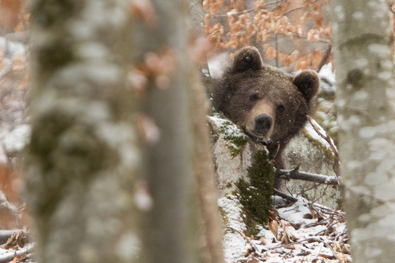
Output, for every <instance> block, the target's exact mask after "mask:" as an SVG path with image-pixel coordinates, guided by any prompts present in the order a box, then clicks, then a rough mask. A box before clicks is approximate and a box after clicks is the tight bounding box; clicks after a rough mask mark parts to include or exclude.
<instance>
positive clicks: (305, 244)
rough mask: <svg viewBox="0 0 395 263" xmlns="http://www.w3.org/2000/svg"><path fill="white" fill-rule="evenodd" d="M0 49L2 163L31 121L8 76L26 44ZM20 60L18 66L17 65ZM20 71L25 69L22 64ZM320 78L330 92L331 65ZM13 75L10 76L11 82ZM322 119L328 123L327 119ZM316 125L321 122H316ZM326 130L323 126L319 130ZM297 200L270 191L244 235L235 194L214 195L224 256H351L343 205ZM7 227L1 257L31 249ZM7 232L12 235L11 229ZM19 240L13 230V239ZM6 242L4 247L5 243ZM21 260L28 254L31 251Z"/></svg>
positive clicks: (252, 259)
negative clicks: (260, 219) (265, 209)
mask: <svg viewBox="0 0 395 263" xmlns="http://www.w3.org/2000/svg"><path fill="white" fill-rule="evenodd" d="M0 51H2V52H4V53H3V57H4V58H3V60H2V64H1V65H0V83H1V84H0V94H1V99H2V103H1V106H0V163H2V164H3V165H14V164H15V156H17V155H18V153H20V152H21V151H22V149H23V148H24V147H25V145H26V144H27V143H28V141H29V137H30V133H31V127H30V125H29V118H28V116H26V113H25V110H26V98H27V84H26V83H22V82H18V85H14V84H15V80H12V79H11V80H10V79H7V77H6V76H9V75H10V74H9V73H10V72H11V73H15V74H11V75H14V76H18V77H22V78H23V77H26V76H19V75H18V74H19V73H20V72H21V68H20V67H23V66H25V67H26V65H25V64H24V65H23V63H21V60H22V61H23V60H24V58H25V46H24V45H23V44H22V43H16V42H12V41H6V40H5V39H4V38H0ZM224 56H226V55H222V56H220V57H217V58H216V59H215V60H213V61H211V62H210V73H211V75H212V76H213V77H218V76H219V75H220V74H221V66H223V65H225V64H226V63H224V61H223V59H224ZM21 64H22V66H21ZM22 72H24V73H23V74H26V72H27V70H26V69H23V70H22ZM319 75H320V77H321V80H322V87H321V89H322V90H323V91H324V92H327V93H329V94H331V93H334V83H335V80H334V74H333V73H332V71H331V66H330V65H327V66H325V67H324V68H323V69H322V70H321V72H320V73H319ZM13 81H14V82H13ZM319 103H320V104H321V105H322V107H323V108H325V107H331V105H332V104H333V103H332V102H327V101H325V100H321V101H319ZM320 114H321V115H320V116H321V117H322V119H323V122H322V123H321V125H323V124H324V125H323V126H326V127H325V128H326V129H331V128H332V129H335V127H336V123H335V121H330V120H329V118H325V116H326V115H325V114H326V113H325V112H323V113H320ZM325 122H326V124H325ZM317 126H319V125H318V124H317ZM305 128H306V130H308V132H309V133H310V134H311V135H312V136H313V137H314V138H315V139H317V140H320V141H321V142H322V143H323V144H324V145H327V147H329V144H328V143H327V142H326V141H325V140H323V139H322V138H321V137H320V136H319V135H317V133H316V132H314V129H313V127H311V124H307V126H306V127H305ZM321 132H322V133H325V131H324V130H321ZM296 198H297V201H296V202H294V203H289V202H287V201H286V200H285V199H282V198H281V197H277V196H276V197H273V209H272V212H271V213H272V217H271V218H272V220H271V221H270V222H269V224H268V226H258V228H259V230H260V231H259V234H258V235H256V236H245V234H244V231H245V230H246V226H245V224H244V223H243V220H242V218H243V216H244V215H243V212H242V209H241V205H240V203H239V202H238V198H237V196H236V195H232V194H228V195H227V196H225V197H223V198H221V199H219V200H218V206H219V207H220V208H221V209H222V210H223V211H224V212H225V214H226V217H227V218H226V221H227V226H226V229H224V233H225V234H224V237H223V245H224V254H225V258H226V262H229V263H231V262H234V263H236V262H246V263H258V262H270V263H275V262H278V263H280V262H282V263H284V262H314V263H320V262H341V263H343V262H350V261H351V258H350V247H349V242H348V236H347V231H346V225H345V220H344V213H343V212H342V211H338V210H334V209H331V208H326V207H324V206H321V205H319V204H313V203H311V202H309V201H308V200H306V199H303V198H301V197H297V196H296ZM3 207H8V209H17V208H16V207H13V205H12V204H10V203H9V202H8V201H7V199H6V197H5V196H4V194H2V193H1V192H0V209H1V208H3ZM20 231H22V232H26V229H23V228H22V229H18V230H15V231H14V232H15V233H20ZM5 233H10V232H6V231H5V230H2V228H1V222H0V262H8V261H11V260H13V258H14V257H15V256H20V255H26V254H29V253H30V251H31V250H32V248H33V246H34V244H33V243H30V244H29V243H28V244H25V245H24V246H23V247H21V246H19V245H15V246H11V247H10V246H6V245H5V243H6V242H7V241H8V243H10V241H12V240H11V239H12V238H11V239H7V238H6V239H4V238H3V239H2V238H1V237H2V236H4V235H5ZM10 236H11V235H10ZM15 240H17V237H16V235H14V241H15ZM6 247H7V249H6ZM24 257H25V260H29V257H26V256H24Z"/></svg>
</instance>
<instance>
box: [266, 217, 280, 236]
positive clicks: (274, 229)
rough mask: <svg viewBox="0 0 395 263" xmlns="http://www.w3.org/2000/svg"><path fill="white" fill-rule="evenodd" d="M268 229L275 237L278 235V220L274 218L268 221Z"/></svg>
mask: <svg viewBox="0 0 395 263" xmlns="http://www.w3.org/2000/svg"><path fill="white" fill-rule="evenodd" d="M268 226H269V229H270V231H272V233H273V235H274V237H276V238H277V235H278V222H277V221H276V220H272V221H269V224H268Z"/></svg>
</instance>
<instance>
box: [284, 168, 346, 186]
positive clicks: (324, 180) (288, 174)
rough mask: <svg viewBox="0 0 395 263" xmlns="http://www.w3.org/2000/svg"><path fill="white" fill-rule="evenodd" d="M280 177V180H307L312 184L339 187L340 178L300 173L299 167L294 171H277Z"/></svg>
mask: <svg viewBox="0 0 395 263" xmlns="http://www.w3.org/2000/svg"><path fill="white" fill-rule="evenodd" d="M277 174H278V176H280V178H285V179H287V180H289V179H296V180H305V181H310V182H315V183H319V184H329V185H336V186H338V185H339V181H338V178H336V177H331V176H327V175H323V174H314V173H308V172H301V171H299V167H296V168H295V169H292V170H285V169H281V170H278V171H277Z"/></svg>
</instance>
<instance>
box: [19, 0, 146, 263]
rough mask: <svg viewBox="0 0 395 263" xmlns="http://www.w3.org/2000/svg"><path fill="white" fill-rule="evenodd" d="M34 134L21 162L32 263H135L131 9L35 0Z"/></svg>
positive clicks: (87, 1) (113, 2)
mask: <svg viewBox="0 0 395 263" xmlns="http://www.w3.org/2000/svg"><path fill="white" fill-rule="evenodd" d="M31 10H32V21H31V22H32V27H31V38H32V44H33V47H32V58H31V59H32V64H33V66H32V74H31V75H32V89H31V106H30V110H31V111H30V116H31V122H32V127H33V128H32V137H31V142H30V146H29V149H28V153H27V156H26V162H25V179H26V188H27V189H26V190H27V201H28V204H29V207H30V210H31V212H32V215H33V218H34V230H35V235H34V236H35V240H36V241H37V249H36V252H37V253H35V254H36V259H37V261H38V262H40V263H45V262H62V263H64V262H70V263H71V262H73V263H75V262H84V263H85V262H86V263H88V262H95V263H100V262H102V263H109V262H114V263H115V262H141V261H140V260H139V259H138V258H137V255H138V252H139V250H138V249H137V247H138V246H139V235H138V218H137V212H136V211H135V209H134V198H133V187H134V182H135V178H136V176H137V174H138V170H139V167H140V158H141V156H140V153H139V149H138V147H137V142H138V138H137V133H136V131H135V127H134V125H133V122H132V116H131V113H132V112H133V108H134V106H133V94H132V90H131V89H130V88H127V85H126V83H127V81H126V73H125V65H126V64H125V61H124V58H125V57H128V55H129V54H128V53H129V47H130V44H129V43H127V41H126V40H127V38H128V35H129V34H128V32H129V31H130V17H129V15H130V14H129V3H128V1H121V0H66V1H63V0H57V1H56V0H35V1H33V2H32V6H31Z"/></svg>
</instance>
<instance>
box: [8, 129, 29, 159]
mask: <svg viewBox="0 0 395 263" xmlns="http://www.w3.org/2000/svg"><path fill="white" fill-rule="evenodd" d="M30 134H31V127H30V125H28V124H22V125H19V126H17V127H16V128H15V129H13V130H12V131H11V132H10V133H9V134H8V135H7V136H6V137H5V138H4V141H3V146H4V150H5V152H6V154H7V156H8V158H12V157H15V156H17V154H18V153H20V152H21V151H22V150H23V149H24V148H25V146H26V145H27V144H28V143H29V140H30Z"/></svg>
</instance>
